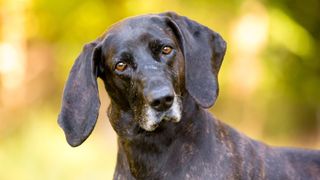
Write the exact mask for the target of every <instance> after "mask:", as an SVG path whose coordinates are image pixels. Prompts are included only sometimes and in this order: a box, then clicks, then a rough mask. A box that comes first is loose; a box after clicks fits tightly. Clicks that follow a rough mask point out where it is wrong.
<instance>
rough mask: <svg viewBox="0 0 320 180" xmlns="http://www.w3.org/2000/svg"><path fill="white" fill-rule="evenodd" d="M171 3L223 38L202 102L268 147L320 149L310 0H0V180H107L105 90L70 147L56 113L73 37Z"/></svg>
mask: <svg viewBox="0 0 320 180" xmlns="http://www.w3.org/2000/svg"><path fill="white" fill-rule="evenodd" d="M168 10H170V11H175V12H177V13H179V14H182V15H185V16H188V17H190V18H191V19H194V20H196V21H198V22H199V23H201V24H204V25H206V26H208V27H210V28H211V29H214V30H215V31H217V32H219V33H220V34H221V35H222V36H223V37H224V38H225V40H226V41H227V42H228V51H227V55H226V57H225V61H224V63H223V65H222V69H221V71H220V75H219V79H220V85H221V90H220V97H219V99H218V101H217V102H216V105H215V106H214V107H213V108H211V109H210V110H211V111H212V112H213V113H214V114H215V116H217V117H218V118H219V119H221V120H223V121H224V122H226V123H228V124H230V125H231V126H233V127H235V128H237V129H238V130H239V131H242V132H244V133H245V134H247V135H248V136H250V137H252V138H254V139H258V140H262V141H265V142H267V143H268V144H271V145H277V146H279V145H283V146H298V147H306V148H317V149H319V148H320V60H319V54H318V53H319V52H320V13H319V10H320V1H318V0H304V1H298V0H264V1H257V0H229V1H222V0H197V1H191V0H172V1H163V0H162V1H160V0H154V1H153V0H150V1H146V0H138V1H133V0H120V1H111V0H83V1H80V0H68V1H66V0H2V1H0V179H1V180H16V179H18V180H20V179H23V180H25V179H26V180H29V179H30V180H35V179H46V180H47V179H49V180H50V179H52V180H53V179H54V180H56V179H66V180H69V179H77V180H79V179H80V180H81V179H98V180H100V179H111V177H112V174H113V170H114V166H115V159H116V151H117V146H116V136H115V133H114V132H113V130H112V128H111V126H110V124H109V122H108V120H107V117H106V113H105V112H106V108H107V106H108V97H107V94H106V92H105V91H104V87H103V85H102V83H101V81H99V85H100V97H101V100H102V107H101V110H100V117H99V120H98V123H97V125H96V128H95V130H94V131H93V133H92V135H91V136H90V138H89V139H88V140H87V141H86V142H85V143H84V144H83V145H81V146H80V147H77V148H71V147H69V145H68V144H67V142H66V141H65V138H64V134H63V132H62V130H61V129H60V128H59V127H58V125H57V123H56V120H57V115H58V112H59V108H60V100H61V94H62V91H63V85H64V83H65V80H66V78H67V76H68V72H69V70H70V68H71V66H72V64H73V62H74V59H75V58H76V57H77V55H78V53H79V52H80V51H81V49H82V46H83V44H85V43H86V42H89V41H92V40H94V39H95V38H96V37H97V36H99V35H101V34H102V33H103V32H104V31H105V30H106V28H107V27H109V26H110V25H111V24H113V23H115V22H117V21H119V20H121V19H123V18H125V17H128V16H134V15H138V14H144V13H158V12H163V11H168Z"/></svg>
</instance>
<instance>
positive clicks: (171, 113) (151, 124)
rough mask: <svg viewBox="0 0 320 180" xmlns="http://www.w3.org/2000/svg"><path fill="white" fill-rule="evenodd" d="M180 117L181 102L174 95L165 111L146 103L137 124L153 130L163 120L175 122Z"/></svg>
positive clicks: (147, 129)
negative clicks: (172, 100)
mask: <svg viewBox="0 0 320 180" xmlns="http://www.w3.org/2000/svg"><path fill="white" fill-rule="evenodd" d="M180 119H181V103H180V100H179V99H178V98H177V97H175V98H174V102H173V104H172V106H171V107H170V108H169V109H168V110H167V111H156V110H154V109H153V108H151V107H150V106H148V105H146V106H145V109H144V115H143V118H142V119H141V121H140V122H139V124H140V127H141V128H142V129H144V130H146V131H154V130H155V129H156V128H157V127H159V125H160V124H161V122H163V121H167V122H173V123H177V122H179V121H180Z"/></svg>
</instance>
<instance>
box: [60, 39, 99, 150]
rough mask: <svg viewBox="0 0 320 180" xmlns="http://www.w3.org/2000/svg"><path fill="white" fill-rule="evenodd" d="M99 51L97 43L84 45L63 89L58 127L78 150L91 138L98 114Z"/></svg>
mask: <svg viewBox="0 0 320 180" xmlns="http://www.w3.org/2000/svg"><path fill="white" fill-rule="evenodd" d="M100 58H101V48H100V47H99V45H98V42H97V41H95V42H92V43H89V44H86V45H85V46H84V48H83V50H82V52H81V54H80V55H79V57H78V58H77V59H76V61H75V63H74V65H73V67H72V69H71V71H70V74H69V78H68V81H67V83H66V85H65V88H64V93H63V99H62V108H61V112H60V114H59V117H58V123H59V125H60V127H61V128H62V129H63V130H64V133H65V135H66V139H67V141H68V143H69V144H70V145H71V146H72V147H75V146H79V145H80V144H82V143H83V142H84V141H85V140H86V139H87V138H88V136H89V135H90V134H91V132H92V130H93V128H94V126H95V124H96V121H97V118H98V113H99V107H100V100H99V94H98V86H97V73H98V65H97V64H98V62H99V61H100Z"/></svg>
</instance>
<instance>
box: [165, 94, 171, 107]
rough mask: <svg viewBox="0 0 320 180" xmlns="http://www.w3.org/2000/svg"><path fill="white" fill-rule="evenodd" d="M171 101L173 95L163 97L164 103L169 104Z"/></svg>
mask: <svg viewBox="0 0 320 180" xmlns="http://www.w3.org/2000/svg"><path fill="white" fill-rule="evenodd" d="M172 103H173V96H167V97H165V104H166V105H167V106H171V105H172Z"/></svg>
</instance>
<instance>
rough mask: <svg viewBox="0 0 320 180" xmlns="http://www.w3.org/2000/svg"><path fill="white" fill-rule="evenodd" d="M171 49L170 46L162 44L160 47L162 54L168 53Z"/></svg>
mask: <svg viewBox="0 0 320 180" xmlns="http://www.w3.org/2000/svg"><path fill="white" fill-rule="evenodd" d="M171 51H172V48H171V47H170V46H164V47H163V48H162V54H170V53H171Z"/></svg>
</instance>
